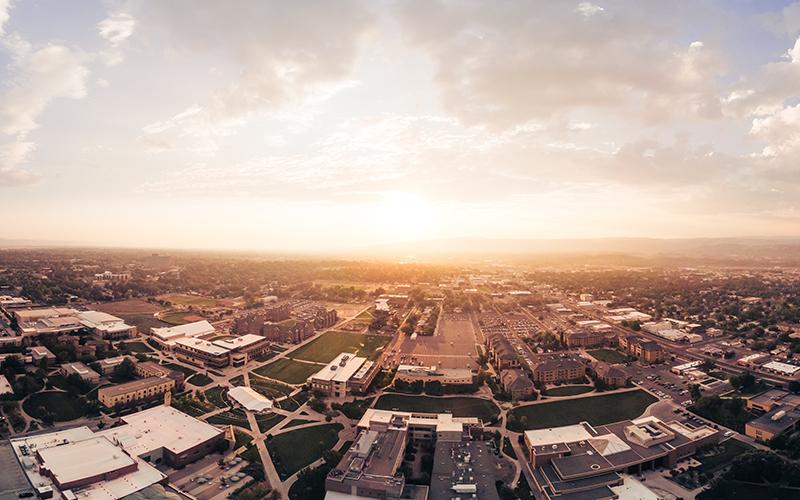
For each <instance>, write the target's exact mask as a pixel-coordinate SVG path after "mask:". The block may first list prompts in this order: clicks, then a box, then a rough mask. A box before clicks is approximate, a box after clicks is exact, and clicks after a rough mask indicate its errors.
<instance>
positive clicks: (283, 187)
mask: <svg viewBox="0 0 800 500" xmlns="http://www.w3.org/2000/svg"><path fill="white" fill-rule="evenodd" d="M799 37H800V2H794V3H793V2H791V1H785V2H784V1H761V0H753V1H743V0H738V1H737V0H724V1H722V0H721V1H702V0H693V1H685V2H681V1H675V2H663V1H639V0H637V1H633V0H631V1H625V2H623V1H611V0H592V1H588V2H587V1H569V0H563V1H558V2H552V1H542V2H536V1H503V0H493V1H470V0H458V1H437V0H410V1H348V0H337V1H329V0H321V1H317V2H314V1H292V2H285V1H275V2H272V1H263V0H258V1H256V0H253V1H236V0H234V1H228V2H217V1H211V0H194V1H187V0H170V1H156V0H151V1H140V0H129V1H113V0H108V1H91V0H76V1H72V2H64V1H61V0H0V200H2V207H3V208H4V212H5V216H4V217H3V224H2V228H3V231H2V234H1V235H0V238H6V239H24V240H37V241H44V242H61V243H75V244H86V245H102V246H125V247H131V246H132V247H163V248H209V249H232V250H233V249H235V250H258V249H264V250H306V251H317V250H327V249H336V250H339V249H345V248H351V247H352V248H355V247H363V246H370V245H384V244H390V243H394V242H403V241H417V240H429V239H440V238H470V237H472V238H600V237H653V238H684V237H728V236H744V237H798V236H800V208H798V200H800V38H799ZM9 211H10V213H9Z"/></svg>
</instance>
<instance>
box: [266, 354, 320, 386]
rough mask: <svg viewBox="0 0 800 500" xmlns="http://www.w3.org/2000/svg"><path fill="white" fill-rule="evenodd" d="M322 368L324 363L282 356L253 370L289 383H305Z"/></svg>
mask: <svg viewBox="0 0 800 500" xmlns="http://www.w3.org/2000/svg"><path fill="white" fill-rule="evenodd" d="M320 368H322V365H314V364H310V363H301V362H299V361H295V360H293V359H288V358H281V359H279V360H276V361H274V362H272V363H270V364H268V365H265V366H262V367H261V368H258V369H256V370H253V371H254V372H255V373H256V374H257V375H262V376H264V377H269V378H273V379H275V380H281V381H283V382H286V383H288V384H304V383H305V381H306V379H308V377H309V376H311V375H313V374H315V373H317V372H318V371H319V370H320Z"/></svg>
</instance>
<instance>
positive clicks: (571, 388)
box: [545, 385, 594, 396]
mask: <svg viewBox="0 0 800 500" xmlns="http://www.w3.org/2000/svg"><path fill="white" fill-rule="evenodd" d="M593 390H594V387H591V386H588V385H562V386H561V387H553V388H552V389H547V393H546V394H545V396H575V395H577V394H584V393H587V392H592V391H593Z"/></svg>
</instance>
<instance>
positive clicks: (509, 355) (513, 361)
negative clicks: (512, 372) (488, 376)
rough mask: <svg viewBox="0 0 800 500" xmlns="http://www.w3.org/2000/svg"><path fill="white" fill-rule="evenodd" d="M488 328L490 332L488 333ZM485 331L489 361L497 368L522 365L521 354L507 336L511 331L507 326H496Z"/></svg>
mask: <svg viewBox="0 0 800 500" xmlns="http://www.w3.org/2000/svg"><path fill="white" fill-rule="evenodd" d="M487 330H488V331H489V332H490V333H488V334H487ZM484 333H485V334H486V349H487V354H488V358H489V361H490V362H491V363H492V364H493V365H494V367H495V368H496V369H497V370H507V369H510V368H519V367H520V361H519V354H517V352H516V351H515V350H514V346H512V345H511V342H509V341H508V339H507V338H506V335H507V334H508V333H510V332H509V331H508V329H507V328H506V327H505V326H500V327H495V328H492V329H491V330H489V329H485V330H484Z"/></svg>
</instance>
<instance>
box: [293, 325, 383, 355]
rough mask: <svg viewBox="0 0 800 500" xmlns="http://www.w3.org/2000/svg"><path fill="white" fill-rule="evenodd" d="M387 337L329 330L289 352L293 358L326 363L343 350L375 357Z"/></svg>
mask: <svg viewBox="0 0 800 500" xmlns="http://www.w3.org/2000/svg"><path fill="white" fill-rule="evenodd" d="M388 341H389V337H385V336H380V335H368V334H361V333H352V332H338V331H331V332H328V333H325V334H324V335H322V336H321V337H319V338H317V339H315V340H312V341H311V342H309V343H308V344H306V345H304V346H303V347H301V348H299V349H297V350H296V351H294V352H292V353H290V354H289V357H291V358H294V359H302V360H305V361H315V362H318V363H328V362H330V361H332V360H333V359H334V358H335V357H336V356H338V355H339V354H341V353H343V352H353V353H357V354H359V355H361V356H366V357H368V358H369V359H377V358H378V356H380V353H381V351H378V350H377V349H378V348H380V347H383V346H384V345H386V343H387V342H388Z"/></svg>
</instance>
